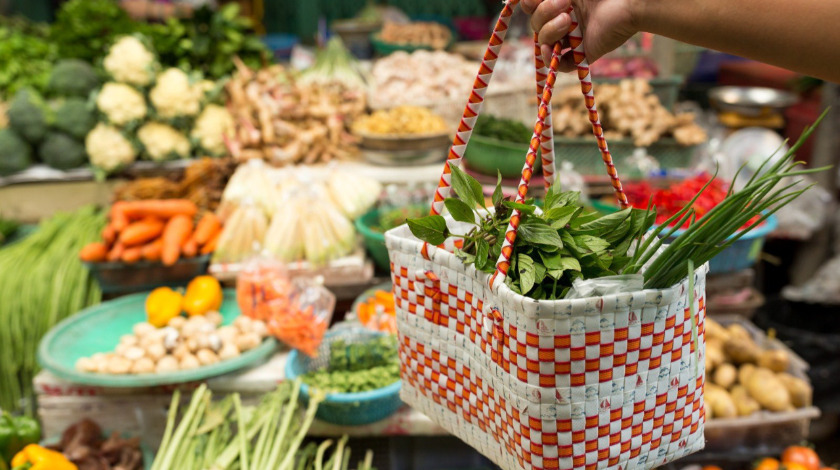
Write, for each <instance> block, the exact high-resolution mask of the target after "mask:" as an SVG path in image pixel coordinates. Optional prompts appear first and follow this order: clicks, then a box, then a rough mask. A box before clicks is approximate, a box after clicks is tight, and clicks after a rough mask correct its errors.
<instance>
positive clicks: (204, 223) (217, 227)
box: [193, 212, 222, 246]
mask: <svg viewBox="0 0 840 470" xmlns="http://www.w3.org/2000/svg"><path fill="white" fill-rule="evenodd" d="M221 230H222V222H221V221H220V220H219V218H218V217H217V216H216V214H214V213H212V212H208V213H206V214H204V216H203V217H202V218H201V220H199V221H198V225H196V226H195V236H194V237H193V238H195V241H196V243H198V244H199V245H202V246H203V245H204V244H206V243H207V242H209V241H210V239H211V238H213V236H214V235H216V234H217V233H218V232H220V231H221Z"/></svg>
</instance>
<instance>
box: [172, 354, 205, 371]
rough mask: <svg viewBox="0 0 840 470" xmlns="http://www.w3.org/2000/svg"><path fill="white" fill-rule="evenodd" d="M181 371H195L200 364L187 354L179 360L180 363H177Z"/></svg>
mask: <svg viewBox="0 0 840 470" xmlns="http://www.w3.org/2000/svg"><path fill="white" fill-rule="evenodd" d="M178 364H179V365H180V367H181V369H195V368H197V367H200V366H201V362H200V361H199V360H198V358H197V357H195V356H193V355H192V354H187V355H186V356H184V357H182V358H181V361H180V362H179V363H178Z"/></svg>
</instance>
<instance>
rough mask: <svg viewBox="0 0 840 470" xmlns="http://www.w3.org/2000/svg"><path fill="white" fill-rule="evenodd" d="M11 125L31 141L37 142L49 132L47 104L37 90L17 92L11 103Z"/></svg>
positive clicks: (9, 111)
mask: <svg viewBox="0 0 840 470" xmlns="http://www.w3.org/2000/svg"><path fill="white" fill-rule="evenodd" d="M7 114H8V116H9V125H10V126H11V128H12V129H14V130H15V132H17V133H18V134H20V136H21V137H23V138H24V139H26V140H27V141H28V142H29V143H32V144H36V143H38V142H40V141H41V139H43V138H44V136H45V135H46V133H47V105H46V103H44V100H43V98H41V95H39V94H38V93H37V92H36V91H34V90H30V89H25V90H21V91H19V92H17V94H15V97H14V98H13V99H12V102H11V103H9V110H8V111H7Z"/></svg>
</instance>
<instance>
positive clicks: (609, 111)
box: [551, 80, 706, 147]
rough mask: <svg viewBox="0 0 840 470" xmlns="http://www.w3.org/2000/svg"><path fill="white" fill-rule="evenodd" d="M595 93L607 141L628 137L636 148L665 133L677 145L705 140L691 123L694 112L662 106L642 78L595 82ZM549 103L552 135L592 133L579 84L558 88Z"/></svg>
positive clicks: (700, 131) (693, 123)
mask: <svg viewBox="0 0 840 470" xmlns="http://www.w3.org/2000/svg"><path fill="white" fill-rule="evenodd" d="M595 94H596V95H598V113H599V115H600V117H601V124H602V125H603V126H604V136H605V137H606V138H607V140H610V139H623V138H630V139H633V142H634V144H635V145H636V146H638V147H647V146H649V145H651V144H653V143H654V142H656V141H658V140H659V139H660V138H662V137H667V136H672V137H673V138H674V139H675V140H676V141H677V142H678V143H679V144H681V145H696V144H700V143H703V142H705V141H706V131H704V130H703V128H702V127H700V126H699V125H697V124H696V123H695V116H694V114H692V113H678V114H673V113H671V112H670V111H668V110H667V109H665V108H664V107H663V106H662V104H661V103H660V102H659V98H657V97H656V95H654V94H653V92H652V89H651V87H650V84H649V83H648V82H647V81H645V80H622V81H621V82H619V83H618V84H615V85H613V84H596V85H595ZM551 104H552V106H553V108H552V118H553V125H554V133H555V134H559V135H562V136H564V137H588V136H590V135H591V134H592V126H591V125H590V124H589V116H588V114H587V110H586V107H585V106H584V103H583V101H582V100H581V99H580V87H579V86H577V85H575V86H569V87H566V88H563V89H560V90H558V91H557V92H556V93H555V94H554V98H553V100H552V101H551Z"/></svg>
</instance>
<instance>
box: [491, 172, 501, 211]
mask: <svg viewBox="0 0 840 470" xmlns="http://www.w3.org/2000/svg"><path fill="white" fill-rule="evenodd" d="M496 174H497V175H498V176H497V179H496V189H494V190H493V206H498V205H499V204H501V203H502V199H503V194H502V172H500V171H499V170H496Z"/></svg>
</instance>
